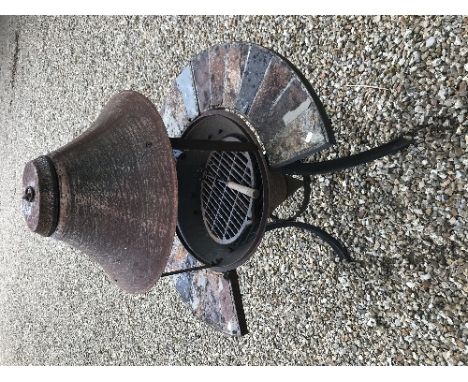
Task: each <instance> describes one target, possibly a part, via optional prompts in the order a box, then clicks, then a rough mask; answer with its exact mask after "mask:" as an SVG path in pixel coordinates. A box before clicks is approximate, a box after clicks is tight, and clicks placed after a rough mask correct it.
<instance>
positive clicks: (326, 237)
mask: <svg viewBox="0 0 468 382" xmlns="http://www.w3.org/2000/svg"><path fill="white" fill-rule="evenodd" d="M285 227H297V228H302V229H305V230H307V231H309V232H311V233H313V234H314V235H316V236H318V237H319V238H321V239H322V240H323V241H325V242H326V243H328V244H329V245H330V247H332V248H333V250H334V251H335V253H336V254H337V255H338V257H339V258H340V260H346V261H353V259H352V258H351V256H350V254H349V252H348V250H347V249H346V247H345V246H344V245H343V244H342V243H341V242H340V241H338V240H337V239H335V238H334V237H333V236H331V235H330V234H329V233H327V232H325V231H324V230H323V229H321V228H319V227H316V226H314V225H312V224H307V223H302V222H294V221H278V222H273V223H269V224H267V226H266V231H271V230H273V229H277V228H285Z"/></svg>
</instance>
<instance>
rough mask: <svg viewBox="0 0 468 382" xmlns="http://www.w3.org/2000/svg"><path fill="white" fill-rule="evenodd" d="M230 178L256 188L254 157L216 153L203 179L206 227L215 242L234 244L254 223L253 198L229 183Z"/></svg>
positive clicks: (202, 194) (243, 153)
mask: <svg viewBox="0 0 468 382" xmlns="http://www.w3.org/2000/svg"><path fill="white" fill-rule="evenodd" d="M227 181H231V182H235V183H238V184H241V185H243V186H247V187H251V188H255V186H256V185H255V183H256V182H255V173H254V168H253V165H252V159H251V157H250V155H249V154H248V153H245V152H226V151H224V152H213V153H212V154H211V155H210V156H209V158H208V161H207V164H206V168H205V174H204V177H203V181H202V190H201V201H202V215H203V221H204V223H205V227H206V229H207V231H208V233H209V235H210V236H211V237H212V239H213V240H214V241H216V242H217V243H219V244H224V245H227V244H231V243H233V242H234V241H236V240H237V239H238V238H239V236H240V235H241V234H242V232H243V231H244V229H245V227H246V226H248V225H249V224H250V223H251V220H252V207H253V201H254V200H253V199H252V198H251V197H249V196H247V195H245V194H243V193H241V192H239V191H236V190H233V189H232V188H229V187H227V186H226V182H227Z"/></svg>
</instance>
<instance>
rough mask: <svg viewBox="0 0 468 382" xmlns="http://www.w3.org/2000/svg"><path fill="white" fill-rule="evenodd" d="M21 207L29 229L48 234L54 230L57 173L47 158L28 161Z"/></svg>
mask: <svg viewBox="0 0 468 382" xmlns="http://www.w3.org/2000/svg"><path fill="white" fill-rule="evenodd" d="M23 190H24V194H23V198H22V201H21V209H22V212H23V216H24V218H25V219H26V223H27V224H28V227H29V229H30V230H31V231H33V232H35V233H38V234H40V235H42V236H50V235H52V233H53V232H54V231H55V228H56V227H57V222H58V212H59V190H58V183H57V174H56V172H55V169H54V166H53V164H52V162H51V160H50V159H49V158H47V157H46V156H41V157H39V158H37V159H35V160H33V161H31V162H28V163H27V164H26V166H25V168H24V172H23Z"/></svg>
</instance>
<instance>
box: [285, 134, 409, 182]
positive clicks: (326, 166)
mask: <svg viewBox="0 0 468 382" xmlns="http://www.w3.org/2000/svg"><path fill="white" fill-rule="evenodd" d="M412 143H413V140H412V139H410V138H409V137H405V136H400V137H398V138H396V139H394V140H392V141H390V142H388V143H385V144H383V145H381V146H378V147H374V148H373V149H370V150H367V151H364V152H362V153H359V154H354V155H350V156H348V157H343V158H338V159H332V160H327V161H323V162H315V163H301V162H296V163H292V164H290V165H286V166H283V167H281V168H280V169H279V171H281V172H282V173H283V174H289V175H319V174H328V173H332V172H336V171H340V170H345V169H347V168H351V167H355V166H359V165H362V164H366V163H369V162H372V161H374V160H376V159H380V158H382V157H384V156H387V155H392V154H396V153H397V152H399V151H401V150H403V149H405V148H407V147H408V146H409V145H411V144H412Z"/></svg>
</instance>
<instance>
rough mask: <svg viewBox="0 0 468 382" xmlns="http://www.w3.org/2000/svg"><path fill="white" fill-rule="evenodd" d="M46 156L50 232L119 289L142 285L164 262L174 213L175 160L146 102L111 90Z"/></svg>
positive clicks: (160, 124)
mask: <svg viewBox="0 0 468 382" xmlns="http://www.w3.org/2000/svg"><path fill="white" fill-rule="evenodd" d="M48 158H50V161H51V163H52V164H53V168H54V169H55V171H56V174H57V179H58V186H59V187H58V189H59V193H58V199H59V200H58V203H59V208H58V209H59V213H58V224H57V227H56V229H55V232H54V233H53V234H52V237H54V238H55V239H59V240H62V241H65V242H67V243H69V244H71V245H73V246H74V247H76V248H78V249H81V250H83V252H85V253H86V254H88V255H89V256H90V257H91V258H92V259H93V260H94V261H96V262H97V263H99V264H100V265H101V266H102V268H103V269H104V270H105V271H106V273H107V275H108V276H109V277H110V278H111V279H112V280H113V281H114V282H116V283H117V285H118V286H119V287H120V288H122V289H123V290H125V291H127V292H130V293H139V292H145V291H147V290H148V289H150V288H151V287H152V286H153V285H154V284H155V283H156V281H157V280H158V279H159V277H160V276H161V274H162V272H163V271H164V268H165V266H166V264H167V260H168V258H169V255H170V251H171V246H172V240H173V237H174V234H175V228H176V217H177V178H176V172H175V163H174V160H173V157H172V149H171V146H170V142H169V139H168V136H167V132H166V130H165V128H164V125H163V122H162V120H161V118H160V116H159V114H158V112H157V110H156V109H155V107H154V106H153V104H152V103H151V102H150V101H149V100H148V99H146V98H145V97H144V96H142V95H141V94H139V93H136V92H131V91H126V92H122V93H119V94H117V95H116V96H114V97H112V99H111V100H110V101H109V102H108V103H107V105H106V106H105V107H104V108H103V110H102V112H101V114H100V115H99V117H98V119H97V120H96V121H95V122H94V124H93V125H92V126H91V127H90V128H89V129H88V130H87V131H85V132H84V133H83V134H82V135H80V136H79V137H78V138H76V139H75V140H73V141H72V142H70V143H69V144H67V145H65V146H63V147H61V148H60V149H58V150H57V151H54V152H52V153H50V154H48ZM28 168H29V167H28V166H27V167H26V169H25V177H26V178H27V177H28V175H27V174H28V171H29V170H28ZM35 202H38V203H39V202H41V200H39V199H36V200H33V201H32V203H35ZM42 207H43V204H40V205H39V208H42ZM33 208H34V206H33Z"/></svg>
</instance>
